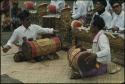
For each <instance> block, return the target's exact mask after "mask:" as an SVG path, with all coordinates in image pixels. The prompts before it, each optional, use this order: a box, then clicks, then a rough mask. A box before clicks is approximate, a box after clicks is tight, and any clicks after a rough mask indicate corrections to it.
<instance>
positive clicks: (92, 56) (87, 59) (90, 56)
mask: <svg viewBox="0 0 125 84" xmlns="http://www.w3.org/2000/svg"><path fill="white" fill-rule="evenodd" d="M96 58H97V55H96V54H95V53H91V55H87V57H86V58H85V62H86V63H90V62H92V61H94V60H95V59H96Z"/></svg>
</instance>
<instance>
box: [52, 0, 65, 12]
mask: <svg viewBox="0 0 125 84" xmlns="http://www.w3.org/2000/svg"><path fill="white" fill-rule="evenodd" d="M51 4H52V5H55V6H56V9H57V11H58V12H61V10H62V9H63V8H65V0H51Z"/></svg>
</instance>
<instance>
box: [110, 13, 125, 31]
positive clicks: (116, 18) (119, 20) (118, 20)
mask: <svg viewBox="0 0 125 84" xmlns="http://www.w3.org/2000/svg"><path fill="white" fill-rule="evenodd" d="M124 15H125V13H124V11H122V12H121V13H120V15H117V14H115V13H113V20H112V22H111V26H110V28H113V27H114V26H116V27H118V28H119V30H125V24H124V18H125V17H124Z"/></svg>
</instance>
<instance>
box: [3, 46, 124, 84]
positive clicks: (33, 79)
mask: <svg viewBox="0 0 125 84" xmlns="http://www.w3.org/2000/svg"><path fill="white" fill-rule="evenodd" d="M17 50H18V49H17V48H16V47H15V46H13V49H11V50H10V51H9V52H8V53H3V52H2V51H1V74H7V75H9V76H10V77H12V78H14V79H17V80H19V81H22V82H23V83H122V82H124V68H123V67H122V68H121V71H120V72H118V73H115V74H105V75H102V76H96V77H90V78H84V79H79V80H71V79H69V78H70V74H71V69H70V67H69V65H68V60H67V53H66V52H64V51H59V52H57V54H58V55H59V57H60V58H59V59H56V60H45V61H41V62H37V63H28V62H21V63H15V62H14V61H13V55H14V53H15V52H17Z"/></svg>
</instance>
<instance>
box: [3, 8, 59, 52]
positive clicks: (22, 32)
mask: <svg viewBox="0 0 125 84" xmlns="http://www.w3.org/2000/svg"><path fill="white" fill-rule="evenodd" d="M19 18H20V20H21V22H22V25H21V26H19V27H18V28H17V29H15V30H14V32H13V34H12V36H11V38H10V39H9V41H8V42H7V44H6V45H5V46H4V48H3V52H5V53H6V52H8V51H9V50H10V49H11V47H12V44H13V43H14V42H15V41H18V42H19V51H20V46H21V45H22V43H23V41H24V40H26V39H27V40H36V38H37V34H38V33H42V34H45V33H47V34H53V33H55V32H57V30H54V29H53V28H51V29H50V28H42V27H40V26H38V25H35V24H31V20H30V19H31V17H30V13H29V11H26V10H23V11H22V12H21V13H20V14H19Z"/></svg>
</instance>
